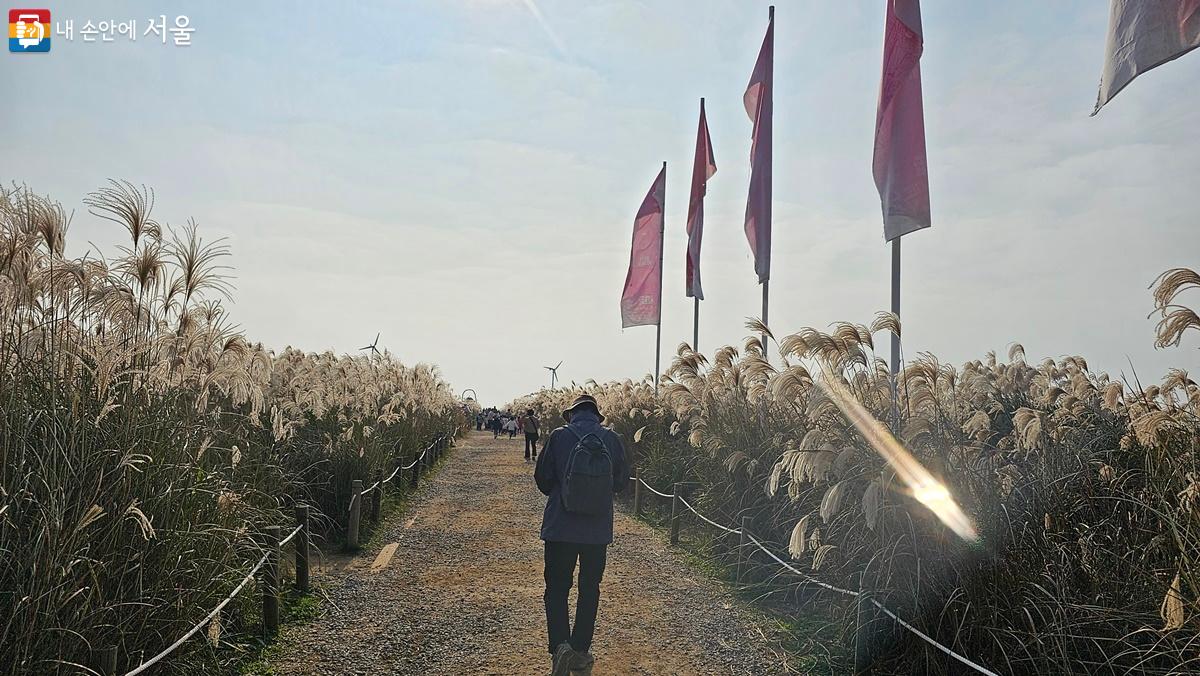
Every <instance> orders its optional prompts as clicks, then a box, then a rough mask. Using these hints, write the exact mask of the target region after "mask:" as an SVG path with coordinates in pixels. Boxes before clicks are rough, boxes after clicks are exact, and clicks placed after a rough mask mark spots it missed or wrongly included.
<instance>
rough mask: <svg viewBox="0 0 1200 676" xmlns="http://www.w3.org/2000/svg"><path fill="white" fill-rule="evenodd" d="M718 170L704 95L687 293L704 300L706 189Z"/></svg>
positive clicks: (689, 220)
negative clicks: (702, 244) (702, 254)
mask: <svg viewBox="0 0 1200 676" xmlns="http://www.w3.org/2000/svg"><path fill="white" fill-rule="evenodd" d="M715 173H717V162H716V160H714V159H713V151H712V139H710V138H709V137H708V120H707V119H706V118H705V117H704V99H700V126H699V128H698V129H697V130H696V159H695V160H694V161H693V162H692V195H691V197H690V198H689V199H688V216H687V234H688V248H687V285H686V287H687V295H688V296H689V297H692V296H695V297H696V298H699V299H700V300H704V290H703V289H702V288H700V238H701V237H702V236H703V235H704V193H705V192H707V191H708V179H710V178H712V176H713V174H715Z"/></svg>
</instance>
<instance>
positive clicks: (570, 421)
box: [533, 394, 629, 676]
mask: <svg viewBox="0 0 1200 676" xmlns="http://www.w3.org/2000/svg"><path fill="white" fill-rule="evenodd" d="M563 419H564V420H566V422H567V424H566V425H565V426H563V427H559V428H558V429H556V430H554V431H553V432H551V433H550V437H549V438H548V439H547V440H546V444H545V445H544V446H543V447H542V455H541V457H539V458H538V460H537V469H535V470H534V473H533V476H534V480H535V481H536V482H537V486H538V490H540V491H541V492H542V493H544V494H546V495H547V496H549V499H548V500H547V501H546V511H545V513H544V515H543V516H542V534H541V537H542V540H544V541H545V579H546V593H545V596H544V600H545V603H546V628H547V633H548V634H549V639H550V654H551V657H552V663H553V667H552V670H551V672H550V674H551V676H567V675H568V674H572V675H579V676H590V675H591V673H592V665H593V664H594V663H595V658H594V657H592V654H591V652H590V650H591V647H592V635H593V633H594V632H595V629H596V613H597V611H598V610H599V607H600V580H601V578H602V577H603V576H604V565H605V560H606V557H607V553H608V545H609V544H611V543H612V540H613V493H615V492H618V491H621V490H624V488H625V485H626V484H627V483H629V464H628V461H627V460H626V458H625V447H624V446H623V445H622V444H621V438H620V437H618V436H617V435H616V433H614V432H613V431H612V430H610V429H608V428H606V427H601V425H600V423H601V422H602V421H603V420H604V416H603V415H601V414H600V408H599V406H597V404H596V400H595V399H594V398H592V397H590V396H588V395H586V394H584V395H580V396H579V397H578V398H577V399H575V402H574V403H573V404H571V407H570V408H568V409H567V410H565V411H563ZM576 562H578V563H579V598H578V602H577V606H576V608H575V627H574V629H572V628H571V620H570V609H569V608H568V606H567V595H568V594H569V593H570V591H571V585H572V583H573V582H574V578H575V564H576Z"/></svg>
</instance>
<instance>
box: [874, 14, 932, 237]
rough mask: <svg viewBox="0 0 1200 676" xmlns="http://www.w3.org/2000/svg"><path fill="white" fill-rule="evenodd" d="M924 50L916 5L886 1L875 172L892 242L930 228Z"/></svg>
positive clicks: (886, 233)
mask: <svg viewBox="0 0 1200 676" xmlns="http://www.w3.org/2000/svg"><path fill="white" fill-rule="evenodd" d="M924 47H925V39H924V37H923V36H922V35H921V7H920V5H919V4H918V0H888V6H887V21H886V25H885V28H884V32H883V77H882V80H881V82H880V85H879V112H878V113H877V115H876V117H875V159H874V162H873V167H872V168H873V171H874V174H875V187H876V188H878V189H879V199H880V201H881V202H882V204H883V237H884V239H886V240H888V241H891V240H893V239H896V238H897V237H900V236H902V235H907V234H908V233H910V232H914V231H916V230H920V229H922V228H928V227H929V224H930V216H929V164H928V161H927V160H926V158H925V115H924V112H923V111H922V105H921V52H922V50H923V49H924Z"/></svg>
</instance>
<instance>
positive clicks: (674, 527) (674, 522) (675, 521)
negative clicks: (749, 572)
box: [633, 477, 999, 676]
mask: <svg viewBox="0 0 1200 676" xmlns="http://www.w3.org/2000/svg"><path fill="white" fill-rule="evenodd" d="M635 479H636V481H637V483H635V484H634V494H633V505H634V506H633V509H634V512H635V513H636V514H638V515H641V513H642V504H641V503H642V500H641V489H642V488H643V487H644V488H645V489H646V490H648V491H650V492H651V493H653V494H655V495H657V496H659V497H663V498H667V499H669V500H671V544H673V545H675V544H679V522H680V519H679V517H680V516H681V513H680V510H679V506H680V505H682V506H683V507H684V508H685V509H687V510H688V511H690V512H691V513H692V514H695V515H696V516H698V517H699V518H700V519H701V520H702V521H704V522H705V523H707V524H709V525H710V526H714V527H716V528H719V529H721V530H722V531H725V532H726V533H729V534H731V535H740V536H741V537H742V539H743V542H742V543H741V544H740V545H739V546H738V568H737V579H738V580H741V578H742V566H743V562H742V558H743V554H742V549H743V548H744V545H745V541H746V540H749V542H750V543H751V544H753V545H754V546H755V547H757V548H758V549H760V550H762V551H763V552H764V553H766V554H767V556H769V557H771V558H772V559H774V560H775V562H776V563H778V564H779V565H780V566H781V567H783V568H784V569H786V570H788V571H790V572H791V573H793V574H795V575H797V576H799V577H801V578H803V579H804V580H805V581H807V582H811V583H812V584H815V585H817V586H819V587H822V588H824V589H827V590H829V591H832V592H836V593H838V594H844V595H846V596H850V597H854V598H858V599H860V602H861V601H863V600H865V601H868V602H870V603H871V605H873V606H875V607H876V608H878V609H879V610H880V611H881V612H883V613H884V614H886V615H887V616H888V617H890V618H892V619H893V620H895V621H896V623H897V624H899V625H900V626H901V627H904V628H905V629H907V630H908V631H910V632H912V633H913V635H915V636H917V637H918V638H920V639H922V640H923V641H925V642H926V643H928V644H929V645H931V646H933V647H934V648H937V649H938V650H940V651H942V652H943V653H945V654H946V655H949V656H950V657H952V658H954V659H955V660H958V661H959V662H960V663H962V664H964V665H966V666H968V667H970V668H972V669H974V670H975V671H977V672H979V673H981V674H985V675H986V676H999V674H997V673H996V672H995V671H992V670H991V669H988V668H987V667H985V666H982V665H980V664H978V663H976V662H974V661H972V660H971V659H970V658H967V657H965V656H963V655H960V654H959V653H956V652H954V651H953V650H952V649H950V648H948V647H946V646H944V645H942V644H941V643H939V642H938V641H937V640H936V639H934V638H932V637H930V636H929V635H928V634H926V633H925V632H923V631H921V630H920V629H917V628H916V627H914V626H913V625H912V624H910V623H908V622H907V621H905V620H904V619H903V618H901V617H900V616H899V615H897V614H896V613H895V612H893V611H892V610H891V609H889V608H888V607H887V606H885V605H883V603H881V602H880V601H879V600H877V599H875V598H874V597H872V596H871V595H870V594H863V593H862V592H861V591H854V590H852V589H843V588H842V587H838V586H835V585H832V584H829V583H827V582H823V581H821V580H818V579H817V578H814V577H812V576H811V575H808V574H807V573H804V572H802V571H801V570H799V569H798V568H796V567H795V566H793V565H791V564H790V563H788V562H786V561H784V560H783V559H781V558H779V556H777V555H776V554H775V552H773V551H771V550H770V549H769V548H767V547H766V546H765V545H763V543H762V542H760V541H759V540H758V538H756V537H754V536H753V535H751V534H750V532H749V528H748V522H749V517H742V527H741V528H731V527H729V526H726V525H724V524H721V523H718V522H716V521H713V520H712V519H710V518H708V517H707V516H705V515H703V514H701V513H700V511H699V510H697V509H696V508H695V507H693V506H692V504H691V503H689V502H688V501H687V500H686V499H685V498H684V495H683V493H684V490H683V489H684V486H685V485H686V484H683V483H677V484H675V486H674V489H673V490H672V492H670V493H664V492H662V491H659V490H657V489H655V488H654V487H653V486H651V485H650V484H648V483H646V482H645V481H644V480H643V479H642V478H641V477H635Z"/></svg>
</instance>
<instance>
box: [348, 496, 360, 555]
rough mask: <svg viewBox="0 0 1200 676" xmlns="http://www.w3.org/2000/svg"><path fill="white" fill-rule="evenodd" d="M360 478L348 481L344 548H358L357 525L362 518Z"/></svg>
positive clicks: (351, 549) (352, 549)
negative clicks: (347, 515)
mask: <svg viewBox="0 0 1200 676" xmlns="http://www.w3.org/2000/svg"><path fill="white" fill-rule="evenodd" d="M362 487H363V486H362V479H355V480H354V481H352V482H350V520H349V522H348V523H347V524H346V548H347V549H349V550H350V551H354V550H356V549H358V526H359V520H360V519H361V518H362Z"/></svg>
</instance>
